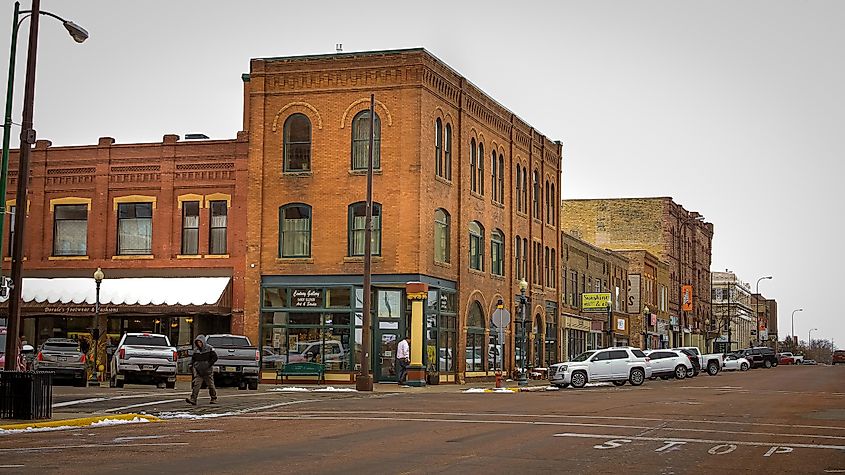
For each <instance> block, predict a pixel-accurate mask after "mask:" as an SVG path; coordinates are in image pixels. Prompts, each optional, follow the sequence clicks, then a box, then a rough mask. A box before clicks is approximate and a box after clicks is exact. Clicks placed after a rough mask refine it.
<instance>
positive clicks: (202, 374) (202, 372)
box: [185, 335, 217, 406]
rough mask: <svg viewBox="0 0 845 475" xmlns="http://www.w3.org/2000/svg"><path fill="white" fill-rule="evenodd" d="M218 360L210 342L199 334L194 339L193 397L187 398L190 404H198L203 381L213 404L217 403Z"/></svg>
mask: <svg viewBox="0 0 845 475" xmlns="http://www.w3.org/2000/svg"><path fill="white" fill-rule="evenodd" d="M216 362H217V353H215V352H214V348H212V347H211V345H209V344H208V342H207V341H206V339H205V336H203V335H197V337H196V338H195V339H194V354H193V355H191V365H190V366H191V372H192V374H193V379H192V380H191V397H189V398H187V399H185V401H186V402H187V403H188V404H191V405H194V406H196V405H197V396H199V393H200V388H201V387H202V383H205V385H206V386H208V395H209V396H211V404H216V403H217V389H216V388H215V387H214V363H216Z"/></svg>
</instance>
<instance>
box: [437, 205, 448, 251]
mask: <svg viewBox="0 0 845 475" xmlns="http://www.w3.org/2000/svg"><path fill="white" fill-rule="evenodd" d="M449 218H450V217H449V213H448V212H447V211H446V210H444V209H438V210H436V211H435V212H434V260H435V261H437V262H442V263H445V264H448V263H449V260H450V256H449V254H450V252H449Z"/></svg>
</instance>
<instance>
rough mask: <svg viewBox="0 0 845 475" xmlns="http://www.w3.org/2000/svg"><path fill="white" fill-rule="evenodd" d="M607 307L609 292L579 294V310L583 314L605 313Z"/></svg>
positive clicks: (608, 304)
mask: <svg viewBox="0 0 845 475" xmlns="http://www.w3.org/2000/svg"><path fill="white" fill-rule="evenodd" d="M608 307H610V292H597V293H589V294H581V310H584V311H585V312H590V311H593V312H595V311H602V312H605V311H607V309H608Z"/></svg>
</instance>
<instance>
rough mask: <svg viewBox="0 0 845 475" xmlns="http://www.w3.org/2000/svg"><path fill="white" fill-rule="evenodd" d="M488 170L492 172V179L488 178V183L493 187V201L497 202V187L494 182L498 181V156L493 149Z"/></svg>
mask: <svg viewBox="0 0 845 475" xmlns="http://www.w3.org/2000/svg"><path fill="white" fill-rule="evenodd" d="M490 172H491V173H492V174H493V178H492V180H490V184H491V185H492V186H491V187H490V188H492V189H493V201H495V202H496V203H498V202H499V188H498V186H497V185H496V183H498V182H499V177H498V173H499V157H498V156H497V155H496V151H495V150H493V153H492V154H491V155H490Z"/></svg>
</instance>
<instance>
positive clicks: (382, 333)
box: [373, 322, 402, 383]
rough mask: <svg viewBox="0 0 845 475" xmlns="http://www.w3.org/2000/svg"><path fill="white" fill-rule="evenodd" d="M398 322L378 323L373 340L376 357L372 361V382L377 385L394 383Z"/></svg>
mask: <svg viewBox="0 0 845 475" xmlns="http://www.w3.org/2000/svg"><path fill="white" fill-rule="evenodd" d="M400 335H401V334H400V332H399V322H379V324H378V330H376V337H375V338H374V339H373V344H374V346H375V351H374V352H373V354H375V355H376V357H375V358H374V361H373V366H374V368H373V376H374V380H375V381H376V382H379V383H387V382H394V383H395V382H396V381H397V380H396V376H397V374H396V368H395V366H396V364H395V362H396V346H397V345H398V344H399V341H400V339H401V338H402V337H401V336H400Z"/></svg>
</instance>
